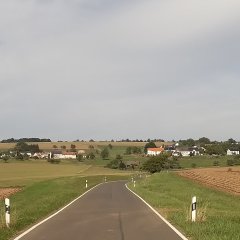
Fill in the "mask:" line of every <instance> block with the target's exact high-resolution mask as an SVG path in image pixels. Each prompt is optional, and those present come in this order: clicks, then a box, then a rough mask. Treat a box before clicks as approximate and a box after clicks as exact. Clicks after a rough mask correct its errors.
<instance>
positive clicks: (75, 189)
mask: <svg viewBox="0 0 240 240" xmlns="http://www.w3.org/2000/svg"><path fill="white" fill-rule="evenodd" d="M107 178H108V181H110V180H119V179H128V178H129V177H128V176H125V177H124V176H108V177H107ZM87 179H88V184H89V188H90V187H93V186H94V185H96V184H98V183H101V182H103V179H104V176H100V175H99V176H92V177H90V176H88V177H87ZM85 180H86V178H84V177H76V176H74V177H62V178H58V179H51V180H47V181H42V182H36V183H34V184H32V185H29V186H27V187H26V188H24V189H23V191H21V192H19V193H17V194H15V195H13V196H11V198H10V201H11V228H10V229H7V228H6V227H5V226H4V214H5V212H4V207H3V204H1V205H0V240H7V239H10V238H11V237H13V236H14V235H16V234H17V233H18V232H19V231H21V230H23V229H25V228H26V227H28V226H30V225H32V224H34V223H36V222H37V221H39V220H41V219H43V218H44V217H45V216H47V215H50V214H51V213H53V212H55V211H56V210H57V209H59V208H61V207H62V206H64V205H66V204H67V203H69V202H70V201H71V200H73V199H74V198H76V197H77V196H79V195H80V194H82V193H83V192H85V191H86V189H85ZM29 203H31V204H29Z"/></svg>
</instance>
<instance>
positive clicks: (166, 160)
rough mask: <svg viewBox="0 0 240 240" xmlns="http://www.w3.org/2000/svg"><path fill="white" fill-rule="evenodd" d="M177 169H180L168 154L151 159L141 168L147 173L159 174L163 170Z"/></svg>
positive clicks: (176, 161) (177, 163)
mask: <svg viewBox="0 0 240 240" xmlns="http://www.w3.org/2000/svg"><path fill="white" fill-rule="evenodd" d="M178 168H180V166H179V162H178V160H176V159H175V158H171V157H169V155H168V154H161V155H158V156H154V157H151V158H150V159H149V160H147V161H146V162H145V163H144V164H143V166H142V170H145V171H148V172H150V173H155V172H160V171H162V170H164V169H178Z"/></svg>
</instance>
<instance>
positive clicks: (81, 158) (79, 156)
mask: <svg viewBox="0 0 240 240" xmlns="http://www.w3.org/2000/svg"><path fill="white" fill-rule="evenodd" d="M77 160H78V161H79V162H82V161H83V155H82V154H79V155H77Z"/></svg>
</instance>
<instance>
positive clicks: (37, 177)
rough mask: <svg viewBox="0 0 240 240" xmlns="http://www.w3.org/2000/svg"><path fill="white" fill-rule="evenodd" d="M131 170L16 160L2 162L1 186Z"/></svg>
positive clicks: (81, 164)
mask: <svg viewBox="0 0 240 240" xmlns="http://www.w3.org/2000/svg"><path fill="white" fill-rule="evenodd" d="M126 174H130V172H129V171H128V172H123V171H120V170H113V169H109V168H103V167H101V166H95V165H87V164H84V163H79V162H77V161H75V162H69V161H66V162H61V163H60V164H50V163H48V162H47V161H45V160H41V161H24V162H22V161H16V162H9V163H0V188H5V187H16V186H20V187H21V186H25V185H29V184H32V183H34V182H39V181H43V180H48V179H55V178H59V177H71V176H79V177H82V176H88V175H91V176H94V175H126Z"/></svg>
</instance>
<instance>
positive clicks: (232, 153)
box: [227, 149, 240, 156]
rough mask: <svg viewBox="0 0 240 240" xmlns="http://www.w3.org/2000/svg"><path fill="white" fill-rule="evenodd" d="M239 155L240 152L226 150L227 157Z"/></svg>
mask: <svg viewBox="0 0 240 240" xmlns="http://www.w3.org/2000/svg"><path fill="white" fill-rule="evenodd" d="M239 154H240V151H236V150H230V149H228V150H227V155H228V156H232V155H239Z"/></svg>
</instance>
